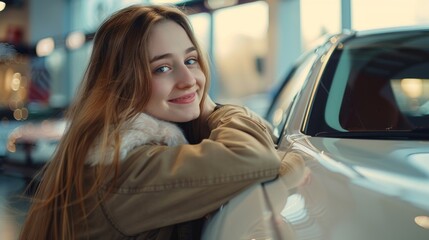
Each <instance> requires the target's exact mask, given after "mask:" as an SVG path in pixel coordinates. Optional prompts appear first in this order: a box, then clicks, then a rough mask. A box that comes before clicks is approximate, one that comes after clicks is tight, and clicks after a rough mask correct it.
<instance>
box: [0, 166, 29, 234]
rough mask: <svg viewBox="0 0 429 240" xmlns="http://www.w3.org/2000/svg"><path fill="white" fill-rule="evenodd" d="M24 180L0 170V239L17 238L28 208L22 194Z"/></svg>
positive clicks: (24, 184) (24, 196) (24, 185)
mask: <svg viewBox="0 0 429 240" xmlns="http://www.w3.org/2000/svg"><path fill="white" fill-rule="evenodd" d="M25 187H26V181H25V180H24V179H22V178H21V177H17V176H9V175H5V174H3V173H1V172H0V239H1V240H15V239H18V232H19V229H20V227H21V224H22V222H23V219H24V214H25V212H26V211H27V209H28V200H27V199H26V197H28V196H27V195H25V194H24V191H25Z"/></svg>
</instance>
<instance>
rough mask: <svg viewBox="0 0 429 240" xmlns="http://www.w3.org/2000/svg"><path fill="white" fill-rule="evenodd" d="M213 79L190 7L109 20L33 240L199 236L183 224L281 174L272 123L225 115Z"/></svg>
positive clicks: (38, 202) (48, 172) (32, 216)
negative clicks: (211, 92)
mask: <svg viewBox="0 0 429 240" xmlns="http://www.w3.org/2000/svg"><path fill="white" fill-rule="evenodd" d="M208 82H209V69H208V66H207V63H206V59H205V58H204V55H203V54H202V51H201V49H200V47H199V46H198V44H197V41H196V39H195V36H194V35H193V33H192V30H191V26H190V24H189V22H188V20H187V17H186V15H185V14H184V13H182V12H181V11H179V10H178V9H176V8H173V7H166V6H131V7H127V8H125V9H122V10H120V11H118V12H117V13H115V14H114V15H112V16H111V17H110V18H109V19H107V20H106V21H105V22H104V23H103V24H102V25H101V27H100V28H99V30H98V31H97V33H96V36H95V39H94V46H93V52H92V55H91V59H90V62H89V66H88V68H87V71H86V74H85V77H84V81H83V82H82V86H81V89H80V91H79V94H78V96H77V98H76V100H75V101H74V104H73V105H72V107H71V109H70V112H69V113H68V119H69V122H70V125H69V127H68V129H67V131H66V133H65V135H64V136H63V138H62V141H61V143H60V144H59V146H58V149H57V151H56V153H55V155H54V157H53V159H52V161H51V162H50V163H49V164H48V165H47V166H46V168H45V169H44V172H43V176H42V180H41V182H40V185H39V188H38V190H37V192H36V194H35V196H34V201H33V204H32V206H31V208H30V210H29V213H28V216H27V219H26V221H25V223H24V226H23V229H22V234H21V239H32V240H34V239H36V240H37V239H43V240H45V239H51V240H54V239H173V238H185V239H188V238H191V237H190V236H186V234H192V232H187V230H189V229H187V227H186V226H187V225H186V224H185V225H181V224H179V223H184V222H191V221H193V220H196V219H200V218H203V217H204V216H206V215H207V214H209V213H211V212H213V211H215V210H216V209H218V208H219V207H220V206H221V205H222V204H224V203H226V202H227V201H228V200H229V199H231V198H232V197H234V196H235V195H236V194H237V193H239V192H240V191H242V190H244V189H245V188H246V187H248V186H250V185H252V184H255V183H257V182H261V181H265V180H269V179H272V178H274V177H276V175H277V174H278V170H279V166H280V161H279V159H278V157H277V155H276V151H275V148H274V146H273V142H272V139H271V137H270V133H269V131H268V129H267V128H266V127H265V125H264V124H263V121H262V120H261V119H260V118H258V117H257V116H255V115H254V114H252V113H251V112H249V111H248V110H247V109H246V108H243V107H238V106H232V105H224V106H222V107H217V106H216V105H215V104H214V103H213V101H212V100H211V99H210V98H209V97H208V95H207V88H208ZM179 125H180V126H179ZM184 234H185V236H183V235H184ZM198 237H199V236H197V238H198Z"/></svg>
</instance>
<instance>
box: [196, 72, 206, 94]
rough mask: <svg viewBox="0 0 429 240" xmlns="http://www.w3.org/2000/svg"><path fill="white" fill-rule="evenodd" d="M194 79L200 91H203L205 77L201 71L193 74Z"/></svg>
mask: <svg viewBox="0 0 429 240" xmlns="http://www.w3.org/2000/svg"><path fill="white" fill-rule="evenodd" d="M195 78H196V80H197V84H198V85H199V86H200V88H201V90H204V87H205V85H206V81H207V79H206V76H205V75H204V73H203V72H202V71H199V72H198V73H197V74H195Z"/></svg>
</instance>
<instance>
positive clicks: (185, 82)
mask: <svg viewBox="0 0 429 240" xmlns="http://www.w3.org/2000/svg"><path fill="white" fill-rule="evenodd" d="M177 71H178V74H177V79H176V81H177V84H176V86H177V87H178V88H181V89H183V88H190V87H193V86H194V85H195V84H196V79H195V76H194V74H193V73H192V71H191V70H190V69H189V68H188V67H187V66H186V65H181V66H180V67H179V68H178V69H177Z"/></svg>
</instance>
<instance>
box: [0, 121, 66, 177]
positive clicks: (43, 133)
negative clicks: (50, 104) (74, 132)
mask: <svg viewBox="0 0 429 240" xmlns="http://www.w3.org/2000/svg"><path fill="white" fill-rule="evenodd" d="M66 125H67V122H66V120H65V119H64V118H48V119H45V120H40V121H30V122H27V123H25V124H22V125H20V126H18V127H17V128H15V129H14V130H13V131H12V132H11V133H10V134H9V136H8V139H7V144H6V150H7V151H6V155H5V158H4V160H3V162H2V164H1V165H2V168H3V171H4V172H7V173H8V174H12V175H20V176H23V177H26V178H29V179H31V178H33V177H34V175H35V173H36V172H37V171H39V170H40V169H41V167H42V166H43V165H44V164H45V163H47V162H48V161H49V160H50V159H51V157H52V155H53V154H54V151H55V150H56V148H57V145H58V143H59V141H60V139H61V137H62V135H63V133H64V131H65V129H66Z"/></svg>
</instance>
